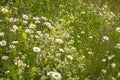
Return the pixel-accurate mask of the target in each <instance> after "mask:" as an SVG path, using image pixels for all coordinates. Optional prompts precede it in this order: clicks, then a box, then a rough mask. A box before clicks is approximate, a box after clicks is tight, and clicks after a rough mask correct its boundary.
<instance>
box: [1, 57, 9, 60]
mask: <svg viewBox="0 0 120 80" xmlns="http://www.w3.org/2000/svg"><path fill="white" fill-rule="evenodd" d="M8 58H9V57H8V56H2V57H1V59H2V60H7V59H8Z"/></svg>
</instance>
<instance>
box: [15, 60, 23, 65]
mask: <svg viewBox="0 0 120 80" xmlns="http://www.w3.org/2000/svg"><path fill="white" fill-rule="evenodd" d="M15 65H17V66H19V67H20V66H23V65H24V63H23V61H22V60H17V61H16V62H15Z"/></svg>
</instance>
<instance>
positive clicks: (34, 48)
mask: <svg viewBox="0 0 120 80" xmlns="http://www.w3.org/2000/svg"><path fill="white" fill-rule="evenodd" d="M33 52H41V49H40V48H39V47H33Z"/></svg>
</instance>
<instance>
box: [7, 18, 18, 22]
mask: <svg viewBox="0 0 120 80" xmlns="http://www.w3.org/2000/svg"><path fill="white" fill-rule="evenodd" d="M9 21H10V22H16V21H18V19H17V18H10V19H9Z"/></svg>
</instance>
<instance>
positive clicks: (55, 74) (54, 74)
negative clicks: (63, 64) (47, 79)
mask: <svg viewBox="0 0 120 80" xmlns="http://www.w3.org/2000/svg"><path fill="white" fill-rule="evenodd" d="M52 77H53V78H54V79H60V78H61V74H60V73H58V72H53V73H52Z"/></svg>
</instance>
